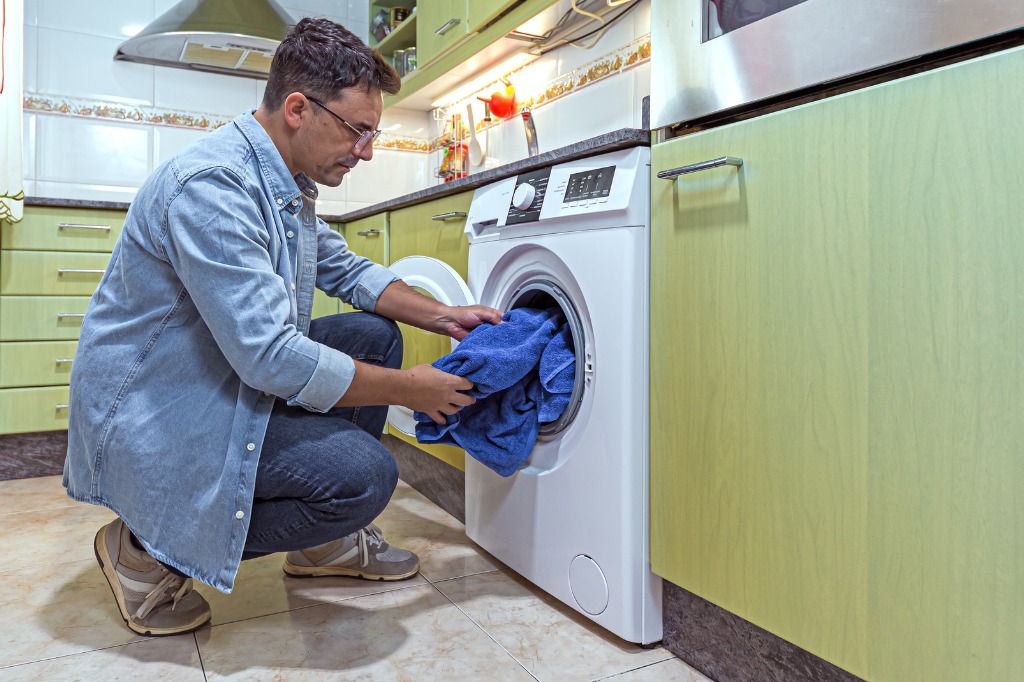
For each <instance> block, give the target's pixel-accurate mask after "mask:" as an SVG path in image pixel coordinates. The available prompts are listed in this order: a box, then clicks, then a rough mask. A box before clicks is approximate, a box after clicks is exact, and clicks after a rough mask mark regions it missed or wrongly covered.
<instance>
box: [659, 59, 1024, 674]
mask: <svg viewBox="0 0 1024 682" xmlns="http://www.w3.org/2000/svg"><path fill="white" fill-rule="evenodd" d="M1022 72H1024V51H1022V50H1019V49H1018V50H1015V51H1010V52H1006V53H1002V54H996V55H991V56H988V57H984V58H981V59H977V60H972V61H969V62H965V63H962V64H958V65H954V66H950V67H946V68H943V69H938V70H936V71H932V72H928V73H924V74H920V75H918V76H914V77H910V78H905V79H901V80H898V81H893V82H891V83H886V84H883V85H879V86H875V87H872V88H869V89H865V90H862V91H858V92H854V93H850V94H847V95H843V96H839V97H832V98H829V99H825V100H821V101H819V102H816V103H812V104H808V105H804V106H801V107H797V108H794V109H790V110H786V111H782V112H778V113H775V114H769V115H765V116H761V117H758V118H755V119H751V120H748V121H744V122H741V123H737V124H734V125H731V126H725V127H722V128H718V129H712V130H708V131H705V132H701V133H697V134H694V135H691V136H687V137H683V138H680V139H678V140H676V141H672V142H669V143H666V144H662V145H657V146H656V147H655V148H654V149H653V150H652V173H657V172H658V171H662V170H666V169H669V168H674V167H678V166H683V165H687V164H692V163H697V162H701V161H705V160H708V159H712V158H717V157H721V156H725V155H731V156H736V157H741V158H742V159H743V160H744V164H743V166H742V168H740V169H739V170H738V171H737V170H736V169H734V168H731V167H722V168H717V169H713V170H708V171H703V172H699V173H694V174H692V175H684V176H680V177H679V178H678V179H677V180H674V181H666V180H659V179H657V178H653V179H652V245H651V271H652V272H651V274H652V276H651V281H652V284H651V357H652V372H651V505H652V508H651V519H652V531H651V542H652V564H653V567H654V570H655V572H657V573H658V574H660V575H662V576H664V577H666V578H668V579H669V580H671V581H672V582H674V583H676V584H678V585H680V586H682V587H684V588H686V589H687V590H690V591H692V592H694V593H696V594H698V595H700V596H702V597H704V598H706V599H708V600H710V601H712V602H714V603H715V604H718V605H720V606H722V607H724V608H726V609H728V610H729V611H732V612H733V613H736V614H738V615H740V616H742V617H743V618H746V619H747V620H750V621H752V622H753V623H755V624H757V625H759V626H761V627H763V628H765V629H767V630H769V631H771V632H773V633H775V634H777V635H779V636H780V637H782V638H784V639H786V640H788V641H790V642H793V643H794V644H796V645H798V646H801V647H803V648H805V649H808V650H810V651H811V652H813V653H815V654H817V655H819V656H821V657H823V658H825V659H826V660H829V661H831V662H833V663H835V664H836V665H839V666H840V667H842V668H844V669H846V670H849V671H850V672H853V673H855V674H857V675H859V676H861V677H864V678H865V679H878V680H905V679H1017V678H1020V677H1021V676H1022V675H1024V654H1022V653H1021V651H1020V649H1019V648H1018V647H1015V646H1013V644H1011V642H1010V640H1009V639H1008V637H1010V636H1011V635H1010V634H1009V633H1016V632H1021V631H1024V591H1022V590H1020V589H1019V586H1015V585H1016V583H1015V581H1014V580H1013V579H1010V578H1009V576H1018V575H1022V574H1024V549H1022V548H1024V544H1022V541H1021V534H1020V518H1021V515H1020V513H1019V511H1020V509H1021V507H1020V503H1019V500H1021V499H1024V475H1022V470H1021V465H1020V461H1021V460H1020V455H1019V453H1020V443H1021V442H1024V420H1022V419H1021V414H1022V406H1024V361H1022V358H1024V304H1022V302H1024V261H1022V260H1021V258H1020V254H1021V253H1024V234H1022V232H1021V230H1020V229H1019V228H1020V219H1019V216H1020V215H1022V214H1024V196H1022V195H1021V193H1020V192H1012V191H1005V188H1010V187H1018V186H1021V184H1022V183H1024V171H1022V169H1021V167H1020V166H1019V164H1018V163H1017V161H1016V159H1019V158H1020V156H1021V154H1022V153H1024V141H1022V138H1021V136H1019V135H1016V136H1015V135H1008V133H1007V131H1010V130H1015V129H1016V125H1017V124H1016V120H1017V116H1018V114H1019V112H1021V111H1024V90H1022V89H1021V88H1020V87H1018V86H1017V85H1015V83H1016V81H1017V80H1019V74H1020V73H1022Z"/></svg>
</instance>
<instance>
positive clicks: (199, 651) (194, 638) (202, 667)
mask: <svg viewBox="0 0 1024 682" xmlns="http://www.w3.org/2000/svg"><path fill="white" fill-rule="evenodd" d="M200 629H201V628H200ZM197 632H199V630H193V631H192V633H191V634H192V641H193V642H195V643H196V653H197V654H198V655H199V670H201V671H202V673H203V679H204V680H206V682H210V678H209V677H207V676H206V664H205V663H203V650H202V649H201V648H200V647H199V637H198V636H197V635H196V633H197Z"/></svg>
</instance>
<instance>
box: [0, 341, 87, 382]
mask: <svg viewBox="0 0 1024 682" xmlns="http://www.w3.org/2000/svg"><path fill="white" fill-rule="evenodd" d="M77 347H78V343H77V342H76V341H44V342H39V341H21V342H13V343H0V388H20V387H25V386H60V385H66V384H67V383H68V380H69V378H70V377H71V361H72V360H73V359H74V357H75V349H76V348H77Z"/></svg>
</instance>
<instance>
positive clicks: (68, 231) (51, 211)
mask: <svg viewBox="0 0 1024 682" xmlns="http://www.w3.org/2000/svg"><path fill="white" fill-rule="evenodd" d="M124 216H125V212H124V211H116V210H106V209H86V208H74V209H69V208H59V207H55V206H27V207H25V215H24V217H23V218H22V219H21V222H17V223H8V222H5V221H0V246H2V247H3V248H4V249H5V250H7V249H10V250H18V251H91V252H101V253H110V252H111V251H113V250H114V242H116V241H117V238H118V237H119V236H120V235H121V228H122V227H123V226H124Z"/></svg>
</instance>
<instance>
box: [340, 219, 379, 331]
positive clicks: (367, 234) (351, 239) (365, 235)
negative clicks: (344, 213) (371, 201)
mask: <svg viewBox="0 0 1024 682" xmlns="http://www.w3.org/2000/svg"><path fill="white" fill-rule="evenodd" d="M341 233H342V235H343V236H344V237H345V241H346V242H348V248H349V250H351V251H352V252H353V253H355V254H358V255H360V256H363V257H365V258H369V259H370V260H372V261H373V262H374V263H380V264H381V265H387V264H388V263H389V259H388V243H389V242H388V214H387V213H378V214H376V215H372V216H367V217H366V218H360V219H359V220H353V221H352V222H350V223H346V224H344V225H342V226H341ZM341 307H342V310H343V311H344V312H352V311H353V310H355V308H353V307H352V306H350V305H349V304H348V303H342V304H341Z"/></svg>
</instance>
